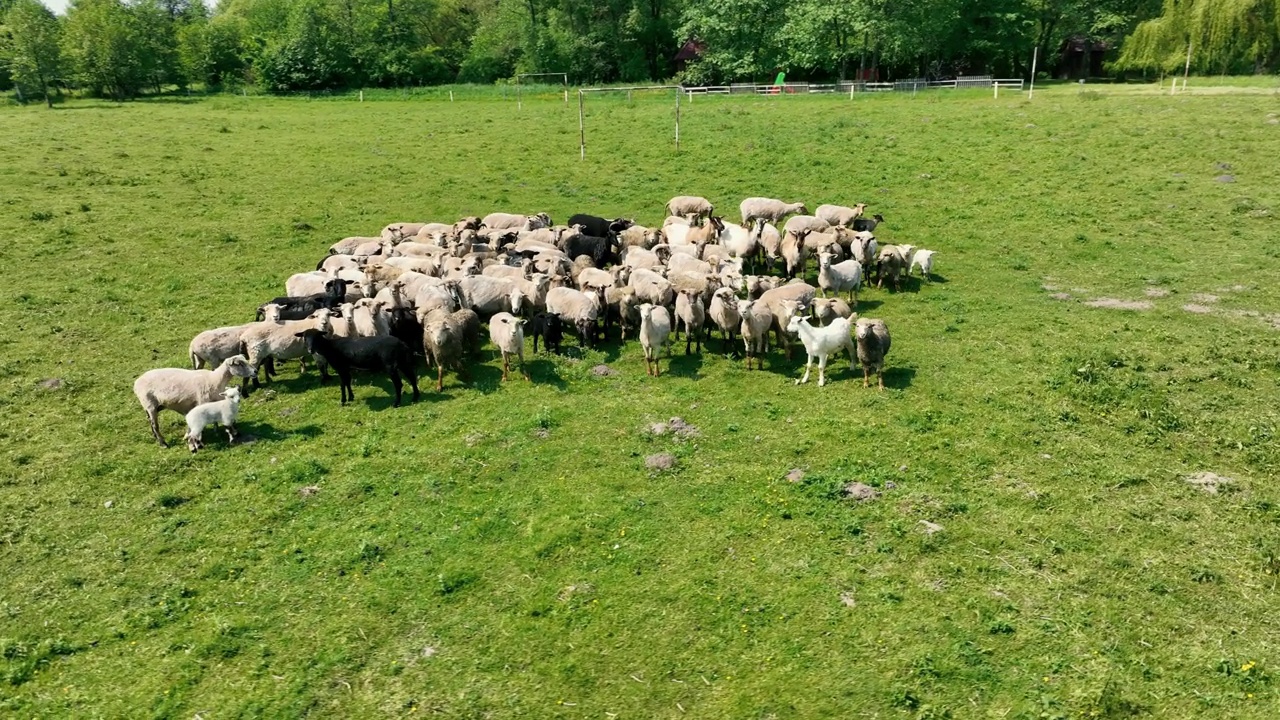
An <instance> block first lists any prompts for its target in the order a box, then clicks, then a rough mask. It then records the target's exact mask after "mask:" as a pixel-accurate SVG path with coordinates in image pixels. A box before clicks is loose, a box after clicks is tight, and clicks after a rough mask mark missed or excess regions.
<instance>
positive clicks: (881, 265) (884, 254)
mask: <svg viewBox="0 0 1280 720" xmlns="http://www.w3.org/2000/svg"><path fill="white" fill-rule="evenodd" d="M902 267H903V262H902V256H901V255H900V254H898V248H897V247H895V246H893V245H885V246H884V247H882V248H880V258H879V260H877V261H876V278H877V283H876V287H878V288H883V287H884V279H885V277H886V276H887V277H888V278H889V282H890V283H891V284H892V285H893V289H894V291H898V290H901V289H902V288H901V283H900V279H899V274H900V273H901V272H902Z"/></svg>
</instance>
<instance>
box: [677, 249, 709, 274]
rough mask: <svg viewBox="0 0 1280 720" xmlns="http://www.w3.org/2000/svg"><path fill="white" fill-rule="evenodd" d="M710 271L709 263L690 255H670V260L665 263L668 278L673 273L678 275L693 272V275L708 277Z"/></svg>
mask: <svg viewBox="0 0 1280 720" xmlns="http://www.w3.org/2000/svg"><path fill="white" fill-rule="evenodd" d="M712 270H713V268H712V267H711V263H709V262H706V261H704V260H699V259H698V258H696V257H694V256H692V255H682V254H676V255H672V256H671V259H670V260H669V261H668V262H667V276H668V277H670V276H671V275H672V274H673V273H679V272H693V273H701V274H703V275H710V274H711V272H712Z"/></svg>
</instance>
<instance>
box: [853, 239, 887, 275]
mask: <svg viewBox="0 0 1280 720" xmlns="http://www.w3.org/2000/svg"><path fill="white" fill-rule="evenodd" d="M849 252H850V254H851V255H853V257H854V259H855V260H857V261H858V262H860V263H862V274H863V276H866V275H867V273H869V272H871V270H872V269H873V268H874V267H875V264H876V258H877V257H878V256H879V253H880V248H879V244H878V243H877V242H876V236H875V235H872V234H871V233H870V232H868V231H866V230H862V231H860V232H855V233H853V236H852V238H851V239H850V243H849Z"/></svg>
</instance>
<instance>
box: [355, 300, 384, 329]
mask: <svg viewBox="0 0 1280 720" xmlns="http://www.w3.org/2000/svg"><path fill="white" fill-rule="evenodd" d="M351 322H352V327H353V328H354V330H355V337H377V336H380V335H390V334H391V318H390V317H389V316H388V314H387V311H386V307H385V306H384V305H383V304H382V303H381V302H380V301H378V300H375V299H373V298H361V299H360V300H357V301H355V303H354V304H353V307H352V311H351Z"/></svg>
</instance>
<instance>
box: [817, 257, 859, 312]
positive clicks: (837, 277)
mask: <svg viewBox="0 0 1280 720" xmlns="http://www.w3.org/2000/svg"><path fill="white" fill-rule="evenodd" d="M834 259H835V255H833V254H831V253H827V252H824V253H821V254H819V255H818V287H819V288H821V289H822V294H823V295H824V296H825V295H826V294H827V293H834V294H835V295H836V296H837V297H838V296H839V295H840V293H842V292H844V291H846V290H848V291H849V304H850V305H852V306H853V307H854V308H857V307H858V288H860V287H862V263H859V262H858V261H857V260H845V261H844V262H840V263H834V264H833V263H832V262H831V261H832V260H834Z"/></svg>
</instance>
